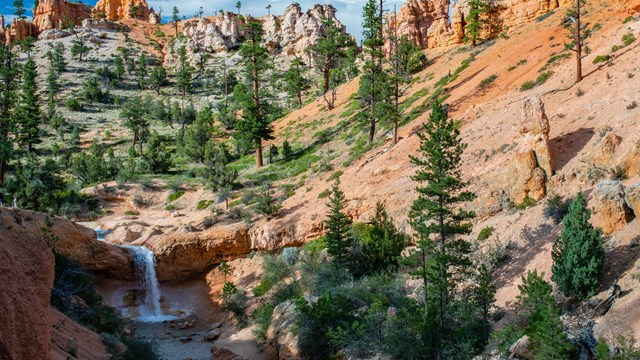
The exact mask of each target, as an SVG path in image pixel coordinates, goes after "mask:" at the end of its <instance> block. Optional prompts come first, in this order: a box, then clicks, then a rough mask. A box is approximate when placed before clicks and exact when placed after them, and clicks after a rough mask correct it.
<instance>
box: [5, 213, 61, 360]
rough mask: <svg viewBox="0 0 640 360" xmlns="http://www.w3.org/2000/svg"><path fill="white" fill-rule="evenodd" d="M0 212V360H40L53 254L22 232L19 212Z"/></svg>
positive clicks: (46, 338) (45, 349)
mask: <svg viewBox="0 0 640 360" xmlns="http://www.w3.org/2000/svg"><path fill="white" fill-rule="evenodd" d="M0 211H1V213H0V215H1V216H0V287H1V289H0V290H1V291H0V314H2V316H0V359H42V358H44V356H45V354H49V348H50V338H51V328H50V324H49V321H48V318H49V298H50V296H51V287H52V285H53V278H54V271H53V268H54V259H53V254H52V253H51V250H50V249H49V248H48V247H47V245H46V244H45V243H44V242H43V241H42V240H41V239H39V238H38V237H37V235H36V234H37V232H25V231H23V221H24V219H23V218H22V217H21V216H20V215H21V214H20V213H19V212H14V211H7V210H6V209H4V208H0Z"/></svg>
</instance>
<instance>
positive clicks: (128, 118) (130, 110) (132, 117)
mask: <svg viewBox="0 0 640 360" xmlns="http://www.w3.org/2000/svg"><path fill="white" fill-rule="evenodd" d="M120 116H122V117H124V118H125V121H124V126H125V127H127V128H128V129H129V130H131V132H132V135H133V139H132V143H131V147H132V148H133V149H134V151H135V147H136V144H137V143H138V144H139V147H140V153H141V154H142V143H143V140H144V138H145V134H146V133H147V132H148V129H149V121H148V120H147V104H146V102H145V101H144V99H142V97H140V96H134V97H133V98H131V99H130V100H129V101H127V103H126V104H125V106H124V108H123V109H122V111H121V113H120Z"/></svg>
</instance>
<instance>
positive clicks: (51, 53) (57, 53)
mask: <svg viewBox="0 0 640 360" xmlns="http://www.w3.org/2000/svg"><path fill="white" fill-rule="evenodd" d="M46 56H47V59H48V60H49V64H50V66H51V67H52V68H53V69H54V70H55V71H56V72H57V73H58V74H62V73H63V72H65V71H67V61H66V60H65V58H64V44H63V43H61V42H57V43H55V45H53V43H49V50H47V53H46Z"/></svg>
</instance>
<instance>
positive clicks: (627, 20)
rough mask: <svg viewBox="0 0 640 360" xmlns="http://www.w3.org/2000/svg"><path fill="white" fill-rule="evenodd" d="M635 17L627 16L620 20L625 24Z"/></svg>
mask: <svg viewBox="0 0 640 360" xmlns="http://www.w3.org/2000/svg"><path fill="white" fill-rule="evenodd" d="M635 19H636V18H634V17H633V16H627V17H626V18H625V19H624V20H622V23H623V24H627V23H630V22H632V21H633V20H635Z"/></svg>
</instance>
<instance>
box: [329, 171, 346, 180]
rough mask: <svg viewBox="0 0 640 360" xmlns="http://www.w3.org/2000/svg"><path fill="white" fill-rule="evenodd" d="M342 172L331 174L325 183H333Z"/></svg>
mask: <svg viewBox="0 0 640 360" xmlns="http://www.w3.org/2000/svg"><path fill="white" fill-rule="evenodd" d="M342 174H343V171H342V170H338V171H336V172H334V173H333V174H331V175H330V176H329V177H328V178H327V181H334V180H335V179H337V178H339V177H340V176H342Z"/></svg>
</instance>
